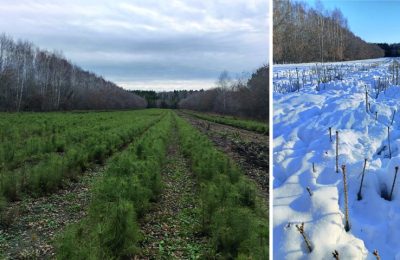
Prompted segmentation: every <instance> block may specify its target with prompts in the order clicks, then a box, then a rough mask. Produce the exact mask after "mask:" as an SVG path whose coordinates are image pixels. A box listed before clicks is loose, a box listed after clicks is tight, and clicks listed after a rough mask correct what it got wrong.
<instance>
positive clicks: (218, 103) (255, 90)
mask: <svg viewBox="0 0 400 260" xmlns="http://www.w3.org/2000/svg"><path fill="white" fill-rule="evenodd" d="M268 79H269V66H268V65H264V66H262V67H261V68H259V69H257V71H255V72H254V73H253V74H252V75H251V77H250V78H249V79H248V80H247V81H245V80H242V79H238V80H232V78H231V77H230V75H229V73H228V72H226V71H224V72H222V73H221V74H220V76H219V79H218V81H217V86H216V87H215V88H212V89H209V90H205V91H198V92H195V93H193V94H191V95H188V97H187V98H185V99H182V100H181V101H180V102H179V108H184V109H191V110H196V111H202V112H213V113H219V114H226V115H233V116H240V117H246V118H253V119H258V120H263V121H266V122H267V121H268V113H269V109H268V108H269V105H268V104H269V91H268V89H269V80H268Z"/></svg>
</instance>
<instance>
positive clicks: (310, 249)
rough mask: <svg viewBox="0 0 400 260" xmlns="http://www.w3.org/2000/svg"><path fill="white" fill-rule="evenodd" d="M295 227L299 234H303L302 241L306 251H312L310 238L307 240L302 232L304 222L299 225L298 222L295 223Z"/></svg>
mask: <svg viewBox="0 0 400 260" xmlns="http://www.w3.org/2000/svg"><path fill="white" fill-rule="evenodd" d="M296 228H297V230H298V231H299V232H300V234H301V235H302V236H303V239H304V242H305V243H306V246H307V249H308V252H310V253H311V252H312V247H311V243H310V240H308V238H307V236H306V234H305V233H304V222H303V223H301V225H300V226H299V225H298V224H296Z"/></svg>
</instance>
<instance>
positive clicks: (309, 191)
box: [306, 187, 313, 197]
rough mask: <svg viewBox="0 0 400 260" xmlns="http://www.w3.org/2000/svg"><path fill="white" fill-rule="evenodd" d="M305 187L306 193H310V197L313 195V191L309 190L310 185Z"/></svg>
mask: <svg viewBox="0 0 400 260" xmlns="http://www.w3.org/2000/svg"><path fill="white" fill-rule="evenodd" d="M306 189H307V191H308V194H309V195H310V197H311V196H312V195H313V193H312V191H311V189H310V187H307V188H306Z"/></svg>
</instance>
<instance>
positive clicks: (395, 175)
mask: <svg viewBox="0 0 400 260" xmlns="http://www.w3.org/2000/svg"><path fill="white" fill-rule="evenodd" d="M394 170H395V172H394V179H393V184H392V189H391V190H390V195H389V201H391V200H392V195H393V190H394V185H395V183H396V178H397V172H398V171H399V166H396V167H394Z"/></svg>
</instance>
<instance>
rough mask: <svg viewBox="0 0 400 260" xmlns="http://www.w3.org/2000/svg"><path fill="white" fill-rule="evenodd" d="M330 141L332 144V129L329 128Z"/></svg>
mask: <svg viewBox="0 0 400 260" xmlns="http://www.w3.org/2000/svg"><path fill="white" fill-rule="evenodd" d="M329 140H330V141H331V143H332V127H329Z"/></svg>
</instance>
